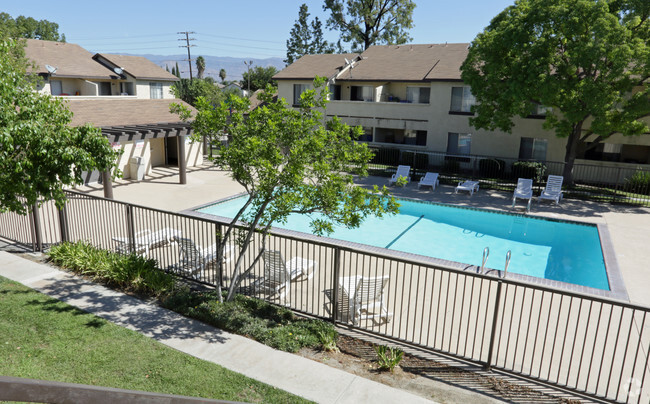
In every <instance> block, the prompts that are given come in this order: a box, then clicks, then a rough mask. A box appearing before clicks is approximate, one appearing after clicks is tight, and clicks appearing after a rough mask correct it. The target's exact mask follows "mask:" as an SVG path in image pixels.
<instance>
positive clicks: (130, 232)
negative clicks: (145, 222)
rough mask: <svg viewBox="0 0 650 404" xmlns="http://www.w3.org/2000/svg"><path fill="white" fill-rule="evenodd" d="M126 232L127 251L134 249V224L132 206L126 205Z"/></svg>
mask: <svg viewBox="0 0 650 404" xmlns="http://www.w3.org/2000/svg"><path fill="white" fill-rule="evenodd" d="M126 232H127V237H128V238H129V251H130V252H133V251H135V224H134V220H133V206H131V205H126Z"/></svg>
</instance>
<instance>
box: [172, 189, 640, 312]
mask: <svg viewBox="0 0 650 404" xmlns="http://www.w3.org/2000/svg"><path fill="white" fill-rule="evenodd" d="M245 195H247V193H245V192H242V193H238V194H236V195H231V196H228V197H226V198H222V199H218V200H216V201H212V202H208V203H204V204H201V205H198V206H195V207H192V208H189V209H185V210H183V211H181V212H180V213H182V214H186V215H190V216H194V217H200V218H202V219H208V220H211V221H217V222H222V223H226V224H228V223H230V222H231V221H232V218H227V217H224V216H218V215H213V214H209V213H202V212H197V210H199V209H203V208H206V207H208V206H212V205H216V204H219V203H224V202H227V201H230V200H232V199H236V198H239V197H242V196H245ZM396 199H403V200H407V201H409V202H416V203H423V204H429V205H440V206H447V207H454V208H459V209H467V210H476V211H480V212H487V213H499V214H504V215H509V216H518V217H528V218H531V219H537V220H547V221H552V222H561V223H573V224H577V225H583V226H589V227H596V229H597V231H598V235H599V239H600V247H601V250H602V253H603V260H604V262H605V272H606V275H607V281H608V283H609V288H610V290H603V289H598V288H592V287H588V286H583V285H576V284H573V283H568V282H561V281H556V280H552V279H545V278H539V277H535V276H529V275H522V274H518V273H514V272H508V273H507V275H506V276H505V277H504V274H503V272H504V271H501V270H498V269H494V268H490V267H485V268H484V271H483V274H485V275H491V276H494V277H497V278H500V279H512V280H515V281H520V282H523V283H527V284H532V285H534V286H542V287H550V288H554V289H560V290H568V291H571V292H577V293H583V294H588V295H592V296H594V295H595V296H599V297H603V298H611V299H616V300H622V301H625V302H629V301H630V298H629V296H628V293H627V290H626V288H625V283H624V282H623V277H622V275H621V271H620V267H619V265H618V260H617V259H616V254H615V252H614V246H613V244H612V241H611V237H610V232H609V229H608V227H607V225H606V224H605V223H588V222H581V221H577V220H566V219H557V218H549V217H544V216H537V215H531V214H519V213H512V212H504V211H500V210H497V209H485V208H476V207H469V206H456V205H452V204H447V203H440V202H431V201H423V200H421V199H415V198H408V197H399V198H396ZM238 223H241V222H238ZM271 229H272V232H273V233H274V234H277V235H280V236H289V237H292V238H297V239H303V240H307V241H313V242H317V243H320V244H329V245H331V246H336V247H342V248H348V249H353V250H361V251H367V252H371V253H373V254H376V255H381V256H385V257H388V258H396V259H404V260H408V261H411V262H415V263H418V264H422V265H427V266H429V265H430V266H437V267H441V268H444V269H449V270H454V271H461V272H467V271H470V272H475V273H479V271H480V267H478V266H476V265H470V264H464V263H461V262H457V261H448V260H444V259H440V258H434V257H428V256H426V255H420V254H413V253H408V252H404V251H397V250H391V249H388V248H383V247H376V246H371V245H368V244H362V243H356V242H353V241H347V240H339V239H335V238H330V237H323V236H317V235H314V234H311V233H304V232H300V231H296V230H288V229H283V228H279V227H272V228H271Z"/></svg>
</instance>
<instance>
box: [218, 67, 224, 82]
mask: <svg viewBox="0 0 650 404" xmlns="http://www.w3.org/2000/svg"><path fill="white" fill-rule="evenodd" d="M219 78H220V79H221V82H222V83H223V82H224V80H226V69H221V70H219Z"/></svg>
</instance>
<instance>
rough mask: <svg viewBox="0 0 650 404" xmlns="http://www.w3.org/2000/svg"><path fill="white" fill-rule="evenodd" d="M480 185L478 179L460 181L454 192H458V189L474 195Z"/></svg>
mask: <svg viewBox="0 0 650 404" xmlns="http://www.w3.org/2000/svg"><path fill="white" fill-rule="evenodd" d="M478 186H479V184H478V181H470V180H465V181H460V182H458V186H457V187H456V189H455V190H454V193H455V194H457V193H458V191H467V192H469V194H470V195H474V192H478Z"/></svg>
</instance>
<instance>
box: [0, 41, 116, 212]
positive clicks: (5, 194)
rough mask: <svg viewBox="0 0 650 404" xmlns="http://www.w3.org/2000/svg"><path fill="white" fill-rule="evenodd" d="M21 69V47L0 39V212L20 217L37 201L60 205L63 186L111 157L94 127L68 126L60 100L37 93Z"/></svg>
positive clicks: (113, 157)
mask: <svg viewBox="0 0 650 404" xmlns="http://www.w3.org/2000/svg"><path fill="white" fill-rule="evenodd" d="M26 66H27V61H26V60H25V59H24V52H23V47H22V46H20V45H18V44H17V42H15V41H14V40H12V39H6V38H0V99H2V103H0V127H1V128H2V131H0V211H7V210H9V211H13V212H18V213H22V214H24V213H25V209H26V206H30V205H33V204H35V203H37V202H38V201H39V200H41V199H45V200H54V201H55V202H56V203H57V205H59V206H61V205H63V203H64V202H65V194H64V193H63V189H64V187H67V186H73V185H77V184H83V176H82V174H83V172H84V171H93V170H100V171H104V170H107V169H110V168H112V167H113V166H114V165H115V161H116V158H117V153H116V152H114V151H113V149H112V147H111V145H110V143H109V142H108V139H107V138H106V137H104V136H102V134H101V131H100V130H99V129H98V128H94V127H92V126H91V125H88V124H87V125H84V126H80V127H72V126H70V122H71V119H72V113H71V112H70V111H69V110H68V109H67V108H66V106H65V101H64V100H62V99H61V98H58V97H51V96H49V95H46V94H41V93H39V92H37V91H36V87H35V81H33V80H30V77H29V76H28V75H27V73H26Z"/></svg>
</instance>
